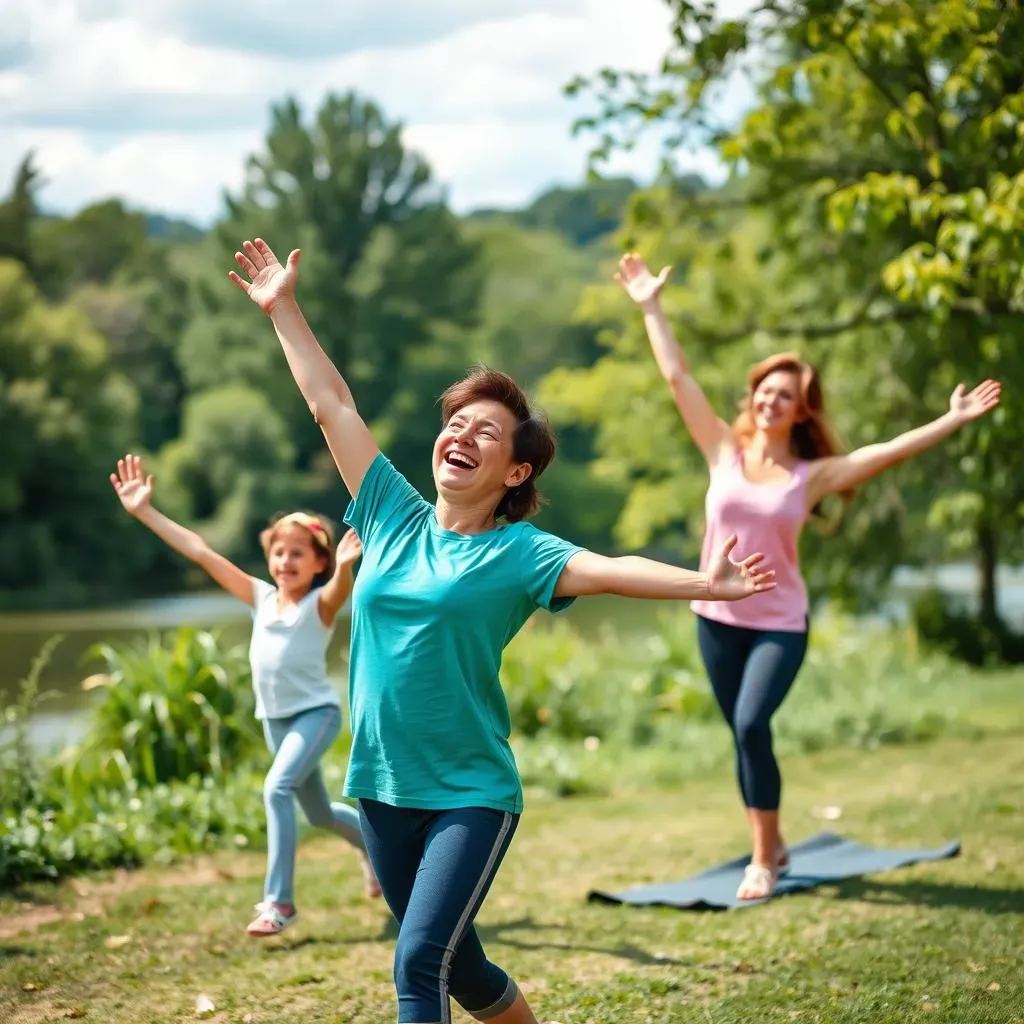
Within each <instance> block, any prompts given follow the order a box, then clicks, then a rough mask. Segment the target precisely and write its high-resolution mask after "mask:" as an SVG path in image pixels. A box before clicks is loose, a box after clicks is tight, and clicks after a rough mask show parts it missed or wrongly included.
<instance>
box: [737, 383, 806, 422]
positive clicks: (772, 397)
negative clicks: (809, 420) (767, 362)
mask: <svg viewBox="0 0 1024 1024" xmlns="http://www.w3.org/2000/svg"><path fill="white" fill-rule="evenodd" d="M750 412H751V415H752V416H753V419H754V425H755V426H756V427H757V429H758V430H760V431H763V432H764V433H766V434H777V435H788V434H789V433H790V432H791V431H792V429H793V427H794V425H795V424H797V423H799V422H800V421H801V420H802V419H803V417H804V410H803V403H802V401H801V399H800V377H799V376H798V375H797V374H796V373H795V372H794V371H792V370H774V371H772V372H771V373H769V374H768V375H767V376H766V377H765V378H764V379H763V380H762V381H761V382H760V383H759V384H758V385H757V387H756V388H755V389H754V393H753V395H752V396H751V398H750Z"/></svg>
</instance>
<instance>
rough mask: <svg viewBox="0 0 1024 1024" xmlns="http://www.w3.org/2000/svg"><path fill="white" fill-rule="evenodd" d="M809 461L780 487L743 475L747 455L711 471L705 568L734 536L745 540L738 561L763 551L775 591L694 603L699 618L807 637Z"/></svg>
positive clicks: (799, 465)
mask: <svg viewBox="0 0 1024 1024" xmlns="http://www.w3.org/2000/svg"><path fill="white" fill-rule="evenodd" d="M806 501H807V463H806V462H803V461H801V462H798V463H797V465H796V468H795V469H794V470H793V473H792V474H791V476H790V478H789V479H788V480H786V481H783V482H780V483H764V484H753V483H751V482H750V481H749V480H748V479H747V478H746V476H744V473H743V454H742V452H740V451H739V450H737V451H736V453H735V454H734V455H733V457H732V458H731V459H729V460H728V461H726V462H723V463H721V464H719V465H718V466H717V467H715V469H714V470H712V472H711V483H710V485H709V486H708V493H707V498H706V499H705V503H704V508H705V515H706V518H707V527H706V530H705V533H704V544H703V546H702V549H701V556H700V567H701V570H702V571H703V570H706V569H707V566H708V563H709V562H710V560H711V558H712V556H713V555H714V554H715V552H717V551H718V550H719V549H720V548H721V547H722V545H723V544H724V543H725V541H726V538H727V537H728V536H729V534H731V533H735V534H736V536H737V537H738V538H739V543H737V545H736V547H735V548H734V549H733V552H732V557H733V558H734V559H737V560H739V559H741V558H746V557H747V555H751V554H753V553H754V552H755V551H760V552H762V553H763V554H764V557H765V562H766V563H769V564H770V565H771V567H772V568H773V569H774V570H775V582H776V583H777V584H778V585H777V586H776V588H775V589H774V590H770V591H768V592H767V593H765V594H757V595H756V596H754V597H748V598H745V599H744V600H742V601H691V602H690V607H691V608H692V609H693V611H694V612H696V613H697V614H698V615H703V616H704V618H706V619H713V620H714V621H715V622H724V623H726V624H727V625H730V626H744V627H746V628H748V629H778V630H782V631H785V632H793V633H803V632H804V631H805V630H806V629H807V610H808V609H807V588H806V586H805V585H804V581H803V577H802V576H801V575H800V562H799V558H798V555H797V540H798V539H799V537H800V531H801V529H802V528H803V525H804V523H805V522H806V520H807V508H806Z"/></svg>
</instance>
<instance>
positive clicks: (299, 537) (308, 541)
mask: <svg viewBox="0 0 1024 1024" xmlns="http://www.w3.org/2000/svg"><path fill="white" fill-rule="evenodd" d="M327 563H328V558H327V556H326V555H325V554H324V553H323V551H322V550H320V549H319V548H318V547H317V546H316V545H315V544H314V543H313V535H312V534H311V533H310V532H309V530H308V529H307V528H306V527H305V526H301V525H299V524H298V523H285V524H282V525H281V526H278V527H275V528H274V532H273V536H272V537H271V538H270V543H269V546H268V547H267V568H268V569H269V570H270V577H271V579H272V580H273V581H274V583H276V584H277V587H278V589H279V590H281V591H284V592H285V593H286V594H288V595H290V596H300V595H302V594H305V593H307V592H308V591H309V589H310V588H311V587H312V586H313V580H314V579H315V577H316V576H317V574H318V573H321V572H323V571H324V569H325V568H326V567H327Z"/></svg>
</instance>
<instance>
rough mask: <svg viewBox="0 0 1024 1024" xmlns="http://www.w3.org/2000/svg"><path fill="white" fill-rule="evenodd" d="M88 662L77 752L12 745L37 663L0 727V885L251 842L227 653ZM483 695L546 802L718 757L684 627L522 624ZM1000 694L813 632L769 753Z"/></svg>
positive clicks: (245, 720)
mask: <svg viewBox="0 0 1024 1024" xmlns="http://www.w3.org/2000/svg"><path fill="white" fill-rule="evenodd" d="M97 653H99V654H100V655H101V656H102V657H103V659H104V660H105V662H106V669H107V672H106V673H105V674H104V675H102V676H98V677H97V676H94V677H91V679H90V681H89V685H90V686H96V685H101V686H102V690H101V692H100V696H101V700H100V702H99V704H98V705H97V707H96V709H95V712H94V717H93V720H92V722H91V725H90V728H89V731H88V733H87V735H86V737H85V739H84V740H83V742H82V743H81V744H80V745H79V746H77V747H74V748H72V749H69V750H67V751H65V752H64V754H63V755H61V756H60V757H59V758H57V759H56V760H52V761H43V760H41V759H39V758H38V757H37V755H36V753H35V752H33V750H32V749H31V746H30V745H29V743H28V740H27V732H26V729H27V722H28V716H29V715H30V714H31V713H32V711H33V710H34V708H35V707H36V705H37V702H38V680H39V677H40V673H41V672H42V669H43V667H44V666H45V661H46V658H47V657H48V654H49V649H47V650H46V651H44V652H43V654H42V655H41V657H40V659H38V660H37V663H36V665H35V666H34V667H33V670H32V672H31V673H30V674H29V676H28V678H27V679H26V682H25V685H24V687H23V691H22V696H21V699H20V701H19V703H18V704H17V705H15V706H14V708H13V709H8V710H7V712H6V714H5V720H6V722H7V723H8V726H9V727H11V729H10V736H9V737H8V738H7V739H2V746H0V888H3V887H5V886H10V885H13V884H17V883H19V882H24V881H27V880H31V879H33V878H42V877H58V876H60V875H63V874H69V873H74V872H78V871H83V870H88V869H94V868H100V867H112V866H118V865H124V866H131V865H136V864H140V863H143V862H146V861H151V860H157V861H165V862H166V861H169V860H171V859H173V858H175V857H177V856H179V855H182V854H187V853H195V852H199V851H205V850H211V849H216V848H224V847H228V848H231V847H238V846H245V845H254V846H255V845H259V844H260V843H262V841H263V839H264V828H265V826H264V816H263V812H262V806H261V796H260V776H261V773H262V771H263V770H264V769H265V766H266V764H267V760H268V757H267V754H266V751H265V749H264V746H263V743H262V740H261V737H260V735H259V730H258V727H257V725H256V723H255V721H254V719H253V706H252V705H253V700H252V690H251V685H250V683H249V678H248V665H247V663H246V660H245V655H244V652H243V651H242V650H240V649H231V650H225V649H223V648H221V647H220V646H219V645H218V643H217V641H216V639H215V638H214V637H213V636H211V635H210V634H207V633H203V632H198V631H195V630H181V631H179V632H177V633H175V634H172V635H169V636H168V637H166V638H164V639H163V640H162V641H158V640H156V639H153V640H151V641H150V642H149V643H148V644H146V645H142V646H137V647H122V648H111V647H106V646H103V647H101V648H99V649H98V651H97ZM502 683H503V686H504V688H505V691H506V694H507V697H508V704H509V709H510V715H511V721H512V728H513V745H514V747H515V751H516V758H517V761H518V763H519V766H520V770H521V773H522V776H523V779H524V782H525V783H526V785H527V786H529V787H531V788H539V789H543V790H545V791H546V792H547V793H548V794H550V795H551V796H553V797H565V796H572V795H578V794H584V793H596V792H605V791H608V790H611V789H614V788H615V787H616V785H617V784H618V783H619V782H621V781H623V780H625V781H626V782H627V783H628V784H630V785H632V784H634V783H643V784H645V785H649V784H651V783H652V782H653V783H657V784H661V785H679V784H680V783H682V782H684V781H686V780H689V779H693V778H694V777H696V776H698V775H699V774H701V773H702V772H705V771H707V770H709V769H710V768H713V767H715V766H717V765H720V764H722V763H724V762H725V761H727V760H728V759H729V757H730V756H731V755H730V745H729V740H728V731H727V729H726V727H725V725H724V723H723V722H722V721H721V718H720V715H719V712H718V709H717V706H716V704H715V701H714V698H713V697H712V694H711V692H710V690H709V688H708V685H707V683H706V681H705V678H704V673H703V669H702V668H701V666H700V660H699V655H698V652H697V647H696V639H695V634H694V628H693V620H692V616H691V615H689V613H688V612H686V611H685V610H679V611H678V612H673V613H671V614H664V615H662V616H661V618H660V619H659V622H658V625H657V628H656V629H655V630H653V631H651V632H649V633H647V634H642V635H634V634H626V633H623V632H619V631H617V630H614V629H611V628H608V629H606V630H604V631H603V632H602V633H600V634H599V635H598V636H597V637H593V636H583V635H581V634H580V633H578V632H577V631H575V630H574V629H573V628H571V627H569V626H566V625H564V624H563V623H561V622H558V621H555V622H554V623H552V624H551V626H550V628H549V627H547V626H540V625H537V626H531V627H530V628H528V629H527V630H526V631H525V632H524V633H523V634H521V636H520V637H519V638H517V639H516V640H515V641H514V642H513V643H512V644H511V645H510V647H509V648H508V650H507V651H506V654H505V658H504V663H503V668H502ZM1018 688H1019V680H1018V679H1016V678H1015V677H1010V676H1005V677H1003V676H992V677H989V676H982V675H979V674H975V673H971V672H969V671H967V670H965V669H964V668H962V667H956V666H954V665H952V664H951V663H950V662H949V661H948V660H946V658H944V657H942V656H937V655H933V654H928V653H924V654H922V653H919V652H918V650H917V646H916V641H915V637H914V636H913V634H910V633H907V632H900V631H896V630H891V629H886V628H882V627H867V626H864V625H862V624H856V623H852V622H850V621H849V620H843V619H824V620H822V621H819V622H816V623H815V627H814V630H813V632H812V643H811V648H810V652H809V654H808V658H807V661H806V664H805V666H804V669H803V671H802V673H801V677H800V680H799V684H798V685H797V687H796V688H795V690H794V692H793V694H792V695H791V696H790V697H789V698H788V700H787V702H786V707H785V713H784V714H782V715H780V716H779V718H778V720H777V722H776V729H775V734H776V747H777V749H778V751H779V752H780V754H782V755H783V756H788V755H791V754H796V753H802V752H808V751H816V750H822V749H826V748H832V747H853V748H857V749H874V748H876V747H880V746H885V745H891V744H907V743H914V742H920V741H922V740H926V739H933V738H935V737H937V736H941V735H949V734H962V735H975V734H976V731H977V728H978V727H977V726H976V725H974V724H973V722H972V720H971V718H970V716H971V714H972V713H973V712H975V711H977V708H978V706H979V704H982V703H984V702H985V701H988V702H989V703H997V702H999V701H1003V702H1012V701H1013V700H1015V699H1016V693H1017V690H1018ZM346 757H347V746H346V744H345V743H344V742H342V743H339V744H337V745H336V746H335V747H334V748H333V749H332V750H331V751H330V753H329V755H328V757H327V758H326V760H325V765H324V774H325V779H326V781H327V784H328V786H329V788H330V789H331V791H332V792H335V791H337V790H338V789H339V788H340V785H341V779H342V776H343V771H344V763H345V759H346Z"/></svg>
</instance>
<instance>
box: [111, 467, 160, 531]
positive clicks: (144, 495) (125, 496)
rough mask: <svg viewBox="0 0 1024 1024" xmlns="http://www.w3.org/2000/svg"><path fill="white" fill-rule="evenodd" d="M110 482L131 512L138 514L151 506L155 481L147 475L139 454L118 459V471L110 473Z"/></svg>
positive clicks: (126, 508)
mask: <svg viewBox="0 0 1024 1024" xmlns="http://www.w3.org/2000/svg"><path fill="white" fill-rule="evenodd" d="M110 482H111V483H112V484H113V485H114V490H115V491H117V496H118V497H119V498H120V499H121V504H122V505H124V508H125V511H126V512H128V513H129V514H131V515H133V516H137V515H139V514H140V513H141V512H142V511H143V510H144V509H146V508H147V507H148V506H149V503H150V500H151V499H152V497H153V484H154V481H153V477H152V476H147V475H146V470H145V468H144V467H143V465H142V459H140V458H139V457H138V455H126V456H125V457H124V458H123V459H118V460H117V472H116V473H111V474H110Z"/></svg>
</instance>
